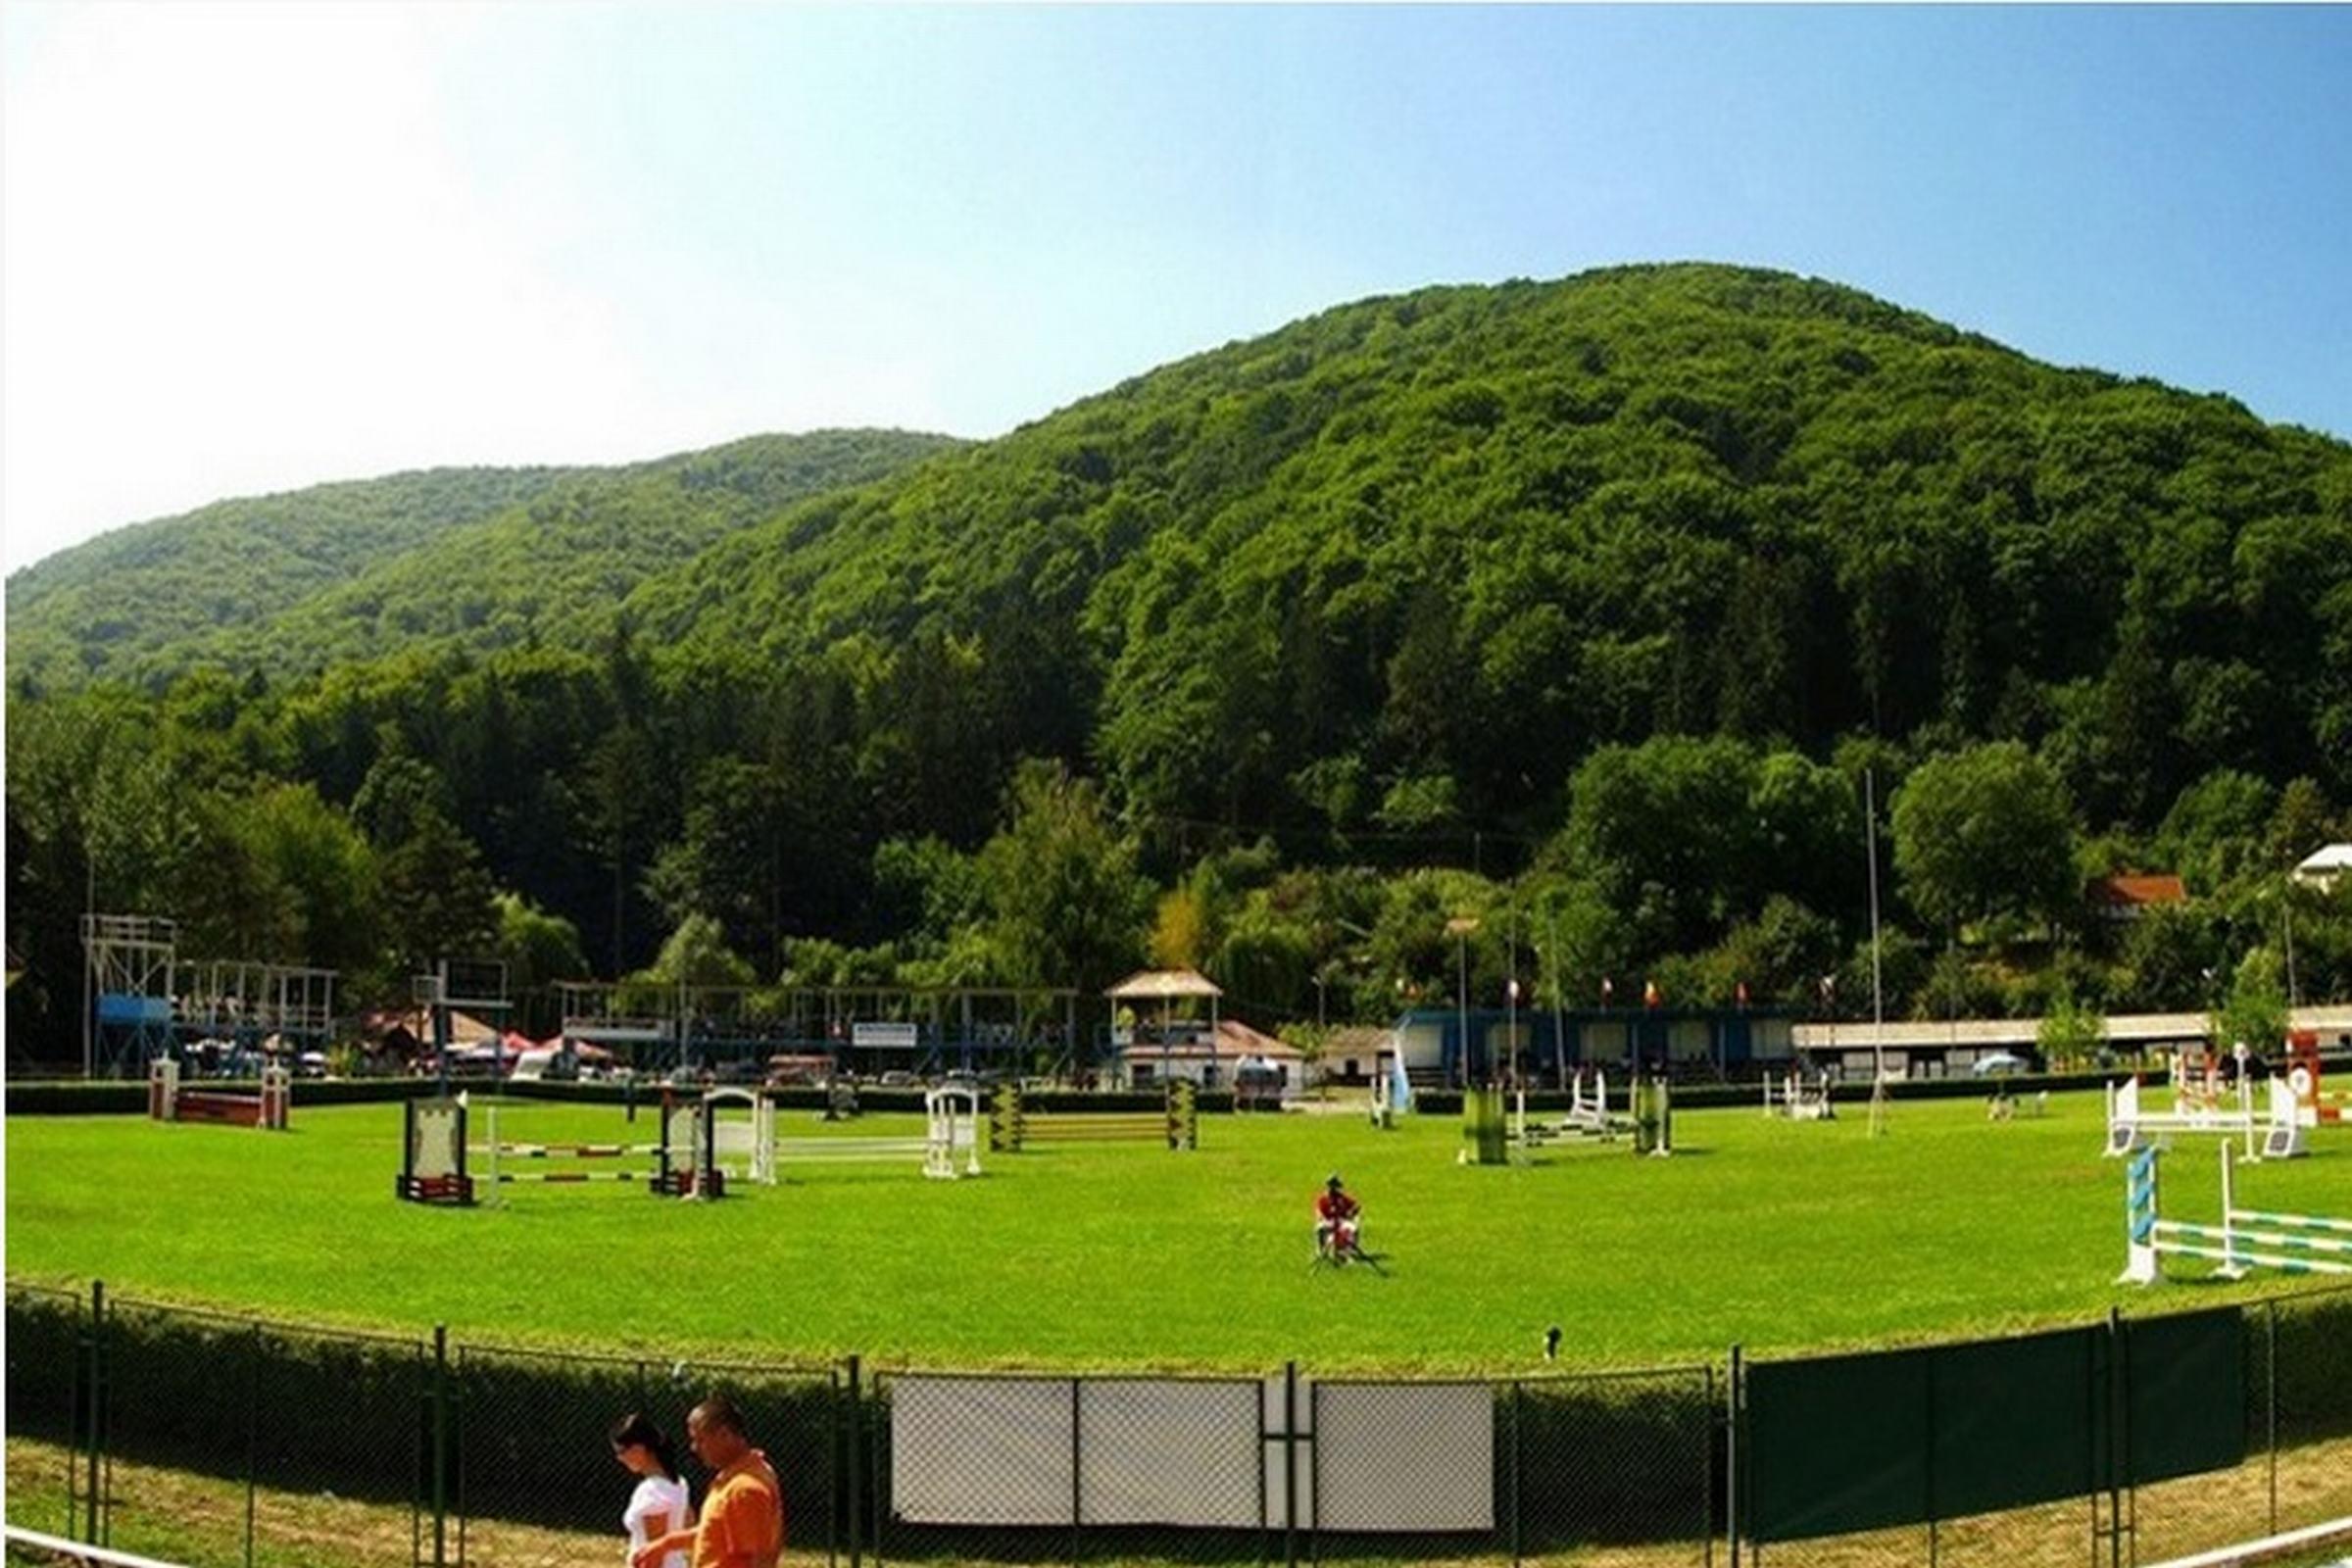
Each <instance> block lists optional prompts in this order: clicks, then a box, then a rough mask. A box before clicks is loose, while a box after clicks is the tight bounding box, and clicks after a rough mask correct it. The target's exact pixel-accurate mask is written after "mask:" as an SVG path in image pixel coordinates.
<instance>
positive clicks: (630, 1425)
mask: <svg viewBox="0 0 2352 1568" xmlns="http://www.w3.org/2000/svg"><path fill="white" fill-rule="evenodd" d="M613 1458H615V1459H618V1460H619V1461H620V1462H621V1465H622V1466H623V1467H624V1468H626V1469H627V1470H629V1471H630V1472H631V1473H633V1474H635V1475H637V1476H640V1477H642V1478H643V1479H642V1480H640V1481H639V1482H638V1483H637V1490H636V1491H635V1492H633V1493H631V1494H630V1495H629V1506H628V1508H627V1509H626V1510H625V1511H624V1512H623V1513H622V1514H621V1516H620V1522H621V1526H622V1528H624V1529H626V1530H627V1531H628V1533H629V1551H628V1556H627V1557H625V1558H623V1559H622V1560H623V1561H624V1562H625V1561H629V1560H632V1559H634V1558H635V1556H636V1555H637V1553H638V1552H639V1551H641V1550H643V1549H644V1547H645V1545H646V1544H647V1543H648V1542H654V1541H659V1540H661V1539H662V1537H663V1536H666V1535H668V1534H669V1533H670V1532H671V1531H673V1530H683V1529H685V1528H686V1527H687V1526H689V1525H691V1524H693V1523H694V1503H693V1500H692V1498H691V1497H690V1496H689V1495H688V1494H687V1491H686V1483H685V1482H684V1481H682V1480H680V1479H679V1477H678V1456H677V1450H676V1449H674V1448H672V1447H671V1446H669V1439H667V1438H666V1437H663V1436H662V1429H661V1428H660V1427H658V1426H656V1425H654V1424H653V1422H651V1421H649V1420H647V1419H646V1418H645V1417H644V1416H643V1415H640V1414H638V1413H636V1412H634V1411H632V1412H631V1413H629V1414H628V1415H625V1416H622V1417H621V1418H620V1420H619V1421H617V1422H615V1423H614V1424H613ZM662 1568H686V1553H684V1552H682V1551H673V1552H670V1553H669V1554H667V1555H666V1556H664V1557H663V1558H662Z"/></svg>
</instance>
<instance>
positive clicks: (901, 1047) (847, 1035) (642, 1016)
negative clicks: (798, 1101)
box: [556, 980, 1081, 1076]
mask: <svg viewBox="0 0 2352 1568" xmlns="http://www.w3.org/2000/svg"><path fill="white" fill-rule="evenodd" d="M556 991H557V996H558V998H559V1001H560V1003H561V1010H562V1013H563V1020H564V1022H563V1029H564V1042H565V1044H566V1045H570V1046H580V1045H592V1046H597V1047H601V1048H603V1049H604V1050H606V1051H610V1052H612V1053H613V1055H614V1057H615V1058H616V1059H619V1060H621V1061H624V1062H626V1063H628V1064H629V1065H631V1066H633V1067H635V1068H636V1069H637V1070H639V1071H649V1070H651V1071H666V1070H669V1069H672V1068H677V1067H688V1068H701V1069H709V1070H711V1071H713V1072H720V1071H726V1070H730V1069H732V1070H733V1071H735V1072H737V1073H743V1072H746V1071H747V1070H754V1069H756V1070H758V1071H760V1073H761V1074H762V1075H763V1074H764V1070H765V1068H766V1066H767V1064H768V1063H769V1062H770V1061H771V1060H773V1059H775V1058H779V1057H781V1058H787V1059H791V1060H796V1061H802V1062H807V1063H809V1064H812V1065H813V1064H816V1063H820V1062H821V1063H822V1064H824V1066H825V1067H826V1068H827V1069H829V1070H833V1071H855V1072H858V1073H863V1074H879V1073H884V1072H890V1071H894V1070H897V1071H905V1072H908V1073H912V1074H916V1075H918V1076H936V1075H939V1074H942V1073H948V1072H981V1071H987V1070H990V1069H1004V1068H1015V1067H1017V1068H1020V1069H1023V1070H1065V1069H1066V1068H1067V1067H1069V1066H1070V1065H1071V1064H1072V1063H1073V1062H1074V1060H1075V1056H1076V1053H1077V1051H1078V1049H1079V1042H1080V1040H1081V1036H1080V1033H1079V1025H1078V998H1079V993H1077V992H1076V991H1070V990H1061V989H1054V988H1047V987H1037V988H1019V987H998V986H936V987H925V986H779V987H773V988H758V987H742V986H676V985H659V984H651V983H646V982H641V981H626V980H624V981H603V980H580V981H564V982H560V983H559V984H558V985H557V987H556Z"/></svg>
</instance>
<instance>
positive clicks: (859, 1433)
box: [842, 1355, 880, 1568]
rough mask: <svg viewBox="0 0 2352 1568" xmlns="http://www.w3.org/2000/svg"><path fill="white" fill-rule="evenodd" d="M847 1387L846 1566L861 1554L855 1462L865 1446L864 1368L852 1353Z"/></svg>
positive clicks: (860, 1492)
mask: <svg viewBox="0 0 2352 1568" xmlns="http://www.w3.org/2000/svg"><path fill="white" fill-rule="evenodd" d="M849 1389H850V1419H849V1424H848V1427H847V1429H846V1433H847V1436H848V1439H849V1446H850V1451H849V1455H848V1460H847V1462H846V1463H845V1464H844V1465H843V1472H844V1474H845V1476H846V1478H847V1479H846V1485H845V1487H844V1489H843V1493H844V1495H843V1497H842V1502H843V1504H844V1506H845V1507H846V1508H847V1510H848V1512H849V1516H850V1568H858V1563H859V1562H860V1561H861V1560H862V1559H863V1557H864V1543H863V1541H862V1540H861V1539H860V1537H859V1532H858V1522H859V1520H860V1519H861V1518H862V1512H861V1510H862V1509H863V1508H864V1506H865V1489H864V1487H863V1486H861V1485H860V1484H859V1482H860V1478H861V1477H862V1475H863V1473H864V1472H863V1467H862V1466H861V1465H860V1464H859V1462H858V1461H859V1456H860V1455H861V1453H862V1452H863V1450H864V1447H865V1398H864V1392H863V1389H864V1369H863V1367H862V1365H861V1364H860V1362H859V1361H858V1357H857V1356H855V1355H853V1356H851V1357H850V1385H849ZM875 1517H876V1518H877V1519H879V1518H880V1515H879V1514H877V1515H876V1516H875Z"/></svg>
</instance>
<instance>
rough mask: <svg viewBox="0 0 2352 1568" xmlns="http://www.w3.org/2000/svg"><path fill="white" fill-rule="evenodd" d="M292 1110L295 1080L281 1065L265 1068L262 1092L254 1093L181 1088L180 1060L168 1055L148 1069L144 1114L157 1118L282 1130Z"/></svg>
mask: <svg viewBox="0 0 2352 1568" xmlns="http://www.w3.org/2000/svg"><path fill="white" fill-rule="evenodd" d="M293 1110H294V1079H293V1076H292V1075H291V1074H290V1073H288V1072H287V1071H286V1069H285V1068H283V1067H264V1068H263V1069H262V1088H261V1093H259V1094H254V1095H232V1094H228V1093H225V1092H223V1091H221V1090H218V1089H182V1088H180V1086H179V1063H178V1062H177V1061H176V1060H174V1059H173V1058H172V1057H170V1056H159V1057H157V1058H156V1059H155V1061H154V1062H152V1063H151V1064H150V1065H149V1066H148V1068H147V1114H148V1115H149V1116H150V1117H152V1118H154V1119H155V1120H157V1121H217V1122H222V1123H225V1124H226V1125H228V1126H231V1127H259V1128H261V1129H263V1130H264V1131H265V1132H280V1133H282V1132H284V1131H285V1130H286V1123H287V1121H288V1120H289V1119H290V1118H291V1116H292V1114H293Z"/></svg>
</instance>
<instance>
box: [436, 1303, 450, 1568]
mask: <svg viewBox="0 0 2352 1568" xmlns="http://www.w3.org/2000/svg"><path fill="white" fill-rule="evenodd" d="M432 1387H433V1484H432V1490H433V1568H448V1564H449V1325H448V1324H446V1323H436V1324H434V1325H433V1385H432Z"/></svg>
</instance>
